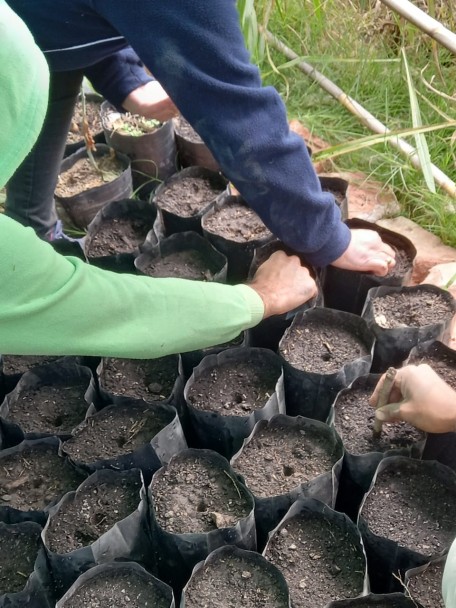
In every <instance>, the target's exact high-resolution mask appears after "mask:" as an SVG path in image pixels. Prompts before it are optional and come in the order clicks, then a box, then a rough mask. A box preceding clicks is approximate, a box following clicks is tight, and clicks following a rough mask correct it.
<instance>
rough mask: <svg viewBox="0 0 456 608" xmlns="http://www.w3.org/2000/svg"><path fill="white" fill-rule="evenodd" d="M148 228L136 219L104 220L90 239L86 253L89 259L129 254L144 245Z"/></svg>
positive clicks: (147, 225)
mask: <svg viewBox="0 0 456 608" xmlns="http://www.w3.org/2000/svg"><path fill="white" fill-rule="evenodd" d="M150 228H151V227H150V224H145V223H144V221H143V220H141V219H138V218H128V217H119V218H113V219H105V220H103V221H102V223H101V224H100V226H99V228H98V230H97V232H96V234H94V235H93V236H92V237H91V240H90V243H89V246H88V248H87V252H86V253H87V255H88V256H89V257H100V256H104V255H114V254H116V253H131V252H132V251H134V250H135V249H137V248H138V246H139V245H141V244H142V243H144V241H145V239H146V235H147V233H148V232H149V230H150Z"/></svg>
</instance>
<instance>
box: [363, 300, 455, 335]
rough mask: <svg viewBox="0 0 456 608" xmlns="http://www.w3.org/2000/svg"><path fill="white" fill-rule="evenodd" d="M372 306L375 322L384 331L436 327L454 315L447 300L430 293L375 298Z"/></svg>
mask: <svg viewBox="0 0 456 608" xmlns="http://www.w3.org/2000/svg"><path fill="white" fill-rule="evenodd" d="M372 305H373V310H374V318H375V322H376V323H377V325H379V326H380V327H383V328H384V329H392V328H395V327H424V326H426V325H434V324H438V323H441V322H442V320H443V319H448V318H449V317H450V316H451V315H452V314H453V312H452V310H451V308H450V305H449V303H448V302H447V301H446V300H444V299H443V298H442V297H441V296H440V295H439V294H436V293H430V292H428V291H426V292H425V291H421V292H416V291H415V292H407V293H405V292H396V293H389V294H386V295H383V296H378V297H376V298H374V299H373V300H372Z"/></svg>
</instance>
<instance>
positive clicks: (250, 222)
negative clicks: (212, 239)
mask: <svg viewBox="0 0 456 608" xmlns="http://www.w3.org/2000/svg"><path fill="white" fill-rule="evenodd" d="M203 227H204V229H205V230H206V231H207V232H209V233H211V234H217V235H218V236H221V237H224V238H225V239H227V240H229V241H235V242H237V243H248V242H249V241H256V240H260V239H265V238H268V237H272V233H271V232H270V231H269V229H268V228H267V227H266V226H265V225H264V224H263V222H262V221H261V219H260V218H259V217H258V215H257V214H256V213H255V211H253V209H250V208H249V207H247V206H246V205H245V204H244V203H242V202H238V203H230V204H227V205H220V207H218V208H216V209H215V210H214V212H213V213H210V214H208V215H206V216H205V217H204V223H203Z"/></svg>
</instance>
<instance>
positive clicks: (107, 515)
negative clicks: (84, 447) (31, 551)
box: [46, 475, 142, 553]
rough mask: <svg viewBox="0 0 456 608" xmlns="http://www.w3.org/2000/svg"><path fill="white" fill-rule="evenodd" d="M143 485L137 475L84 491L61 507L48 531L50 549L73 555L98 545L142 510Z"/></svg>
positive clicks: (102, 483) (100, 483)
mask: <svg viewBox="0 0 456 608" xmlns="http://www.w3.org/2000/svg"><path fill="white" fill-rule="evenodd" d="M141 485H142V484H141V480H140V478H139V475H137V477H136V478H134V477H133V476H130V477H127V478H125V477H124V478H121V479H116V478H113V479H111V480H109V482H108V481H104V482H98V483H96V484H94V485H92V484H90V486H89V485H87V486H86V487H83V488H81V489H80V490H79V491H78V493H77V494H76V497H75V499H74V500H73V501H68V502H66V503H65V504H63V505H61V507H60V508H59V510H58V511H57V512H56V513H55V514H54V515H53V516H52V517H51V519H50V521H49V526H48V528H47V530H46V541H47V546H48V547H49V549H50V550H51V551H54V552H55V553H69V552H70V551H74V550H75V549H79V548H80V547H86V546H88V545H91V544H92V543H94V542H95V541H96V540H97V539H98V538H99V537H100V536H102V534H104V533H105V532H107V531H108V530H110V529H111V528H112V527H113V526H114V524H115V523H116V522H118V521H121V520H122V519H125V518H126V517H128V516H129V515H130V514H131V513H133V511H135V510H136V509H137V508H138V505H139V502H140V495H139V492H140V490H141Z"/></svg>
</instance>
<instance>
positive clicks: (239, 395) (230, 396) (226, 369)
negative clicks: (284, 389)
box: [187, 361, 280, 416]
mask: <svg viewBox="0 0 456 608" xmlns="http://www.w3.org/2000/svg"><path fill="white" fill-rule="evenodd" d="M279 375H280V370H277V369H273V368H272V367H271V366H269V365H267V364H266V363H265V362H264V361H261V362H256V363H253V362H251V363H249V364H248V365H247V364H245V365H242V366H241V365H240V364H239V363H238V362H233V361H232V362H229V363H224V364H223V365H220V366H218V367H213V368H210V369H207V370H205V373H204V374H203V375H201V376H200V377H199V378H198V379H196V380H195V382H194V383H193V384H192V386H191V387H190V389H189V391H188V396H187V399H188V401H189V403H190V404H191V405H192V406H193V407H194V408H195V409H197V410H204V411H213V412H218V413H219V414H220V415H222V416H249V415H250V414H251V413H252V412H254V411H255V410H259V409H261V408H262V407H264V406H265V405H266V402H267V401H268V399H269V398H270V397H271V395H272V394H273V393H274V391H275V385H276V383H277V380H278V379H279Z"/></svg>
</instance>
